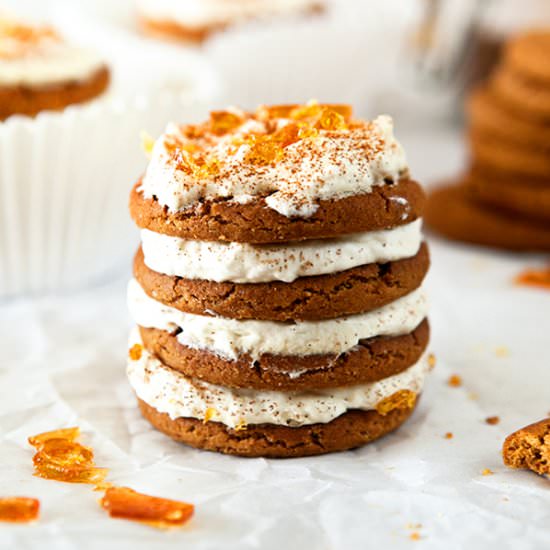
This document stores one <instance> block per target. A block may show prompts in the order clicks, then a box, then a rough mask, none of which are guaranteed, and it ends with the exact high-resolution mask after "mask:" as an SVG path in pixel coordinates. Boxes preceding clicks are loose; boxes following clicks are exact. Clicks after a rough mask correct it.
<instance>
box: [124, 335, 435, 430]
mask: <svg viewBox="0 0 550 550" xmlns="http://www.w3.org/2000/svg"><path fill="white" fill-rule="evenodd" d="M135 344H139V345H141V341H140V339H139V334H138V332H137V331H134V332H133V333H132V336H131V338H130V346H133V345H135ZM138 355H139V358H137V359H132V358H130V359H129V360H128V367H127V374H128V378H129V381H130V385H131V386H132V388H133V389H134V391H135V392H136V394H137V396H138V397H139V398H140V399H142V400H143V401H145V402H146V403H147V404H149V405H150V406H152V407H154V408H155V409H157V410H158V411H160V412H162V413H167V414H168V415H169V416H170V418H172V419H175V418H181V417H183V418H197V419H199V420H204V419H209V420H214V421H216V422H221V423H223V424H225V425H226V426H228V427H230V428H236V427H241V426H243V425H246V424H263V423H268V424H277V425H284V426H294V427H296V426H303V425H307V424H316V423H326V422H330V421H331V420H334V419H335V418H337V417H338V416H340V415H341V414H344V413H345V412H346V411H348V410H351V409H360V410H373V409H375V408H376V406H377V405H378V404H379V403H380V402H381V401H383V400H384V399H386V398H389V397H391V396H392V395H393V394H395V393H396V392H398V391H401V390H409V391H411V392H414V393H415V394H418V393H420V392H421V391H422V388H423V385H424V379H425V377H426V374H427V373H428V371H429V370H430V367H429V364H428V361H427V357H426V356H423V357H422V358H421V359H420V360H419V361H418V363H416V364H415V365H413V366H412V367H409V368H408V369H407V370H405V371H403V372H401V373H399V374H396V375H394V376H390V377H388V378H384V379H382V380H379V381H377V382H373V383H370V384H361V385H357V386H346V387H342V388H334V389H329V390H317V391H309V392H277V391H258V390H250V389H230V388H224V387H221V386H216V385H213V384H208V383H206V382H203V381H199V380H196V379H191V378H187V377H185V376H184V375H183V374H181V373H179V372H177V371H175V370H173V369H170V368H168V367H166V366H164V365H163V364H162V363H161V362H160V361H159V360H158V359H157V358H156V357H154V356H153V355H151V354H150V353H149V352H148V351H147V350H146V349H144V348H142V349H141V353H140V354H138Z"/></svg>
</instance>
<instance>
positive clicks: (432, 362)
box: [428, 353, 437, 370]
mask: <svg viewBox="0 0 550 550" xmlns="http://www.w3.org/2000/svg"><path fill="white" fill-rule="evenodd" d="M436 363H437V359H436V357H435V355H434V354H433V353H430V354H429V355H428V367H430V370H433V369H434V368H435V365H436Z"/></svg>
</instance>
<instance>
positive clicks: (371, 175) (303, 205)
mask: <svg viewBox="0 0 550 550" xmlns="http://www.w3.org/2000/svg"><path fill="white" fill-rule="evenodd" d="M277 123H278V125H279V126H284V125H285V124H286V123H288V121H286V120H285V119H278V122H277ZM265 131H266V129H265V126H264V125H263V124H262V123H260V122H258V121H257V120H248V121H246V122H245V123H244V124H243V125H242V126H241V127H240V128H239V129H238V130H236V131H235V132H231V133H229V134H226V135H224V136H221V137H215V138H212V140H213V142H212V143H211V145H210V148H209V152H210V153H211V154H213V155H214V156H215V158H217V159H218V160H219V161H220V166H221V168H220V172H219V173H217V174H216V175H215V177H213V176H206V177H204V178H201V179H200V180H197V178H196V177H194V176H193V175H192V174H189V173H188V171H186V170H184V169H182V167H181V159H179V157H178V155H174V153H173V151H172V152H171V146H170V143H172V142H173V141H174V140H177V141H181V142H184V143H185V142H186V140H187V138H186V137H185V135H184V134H183V133H182V131H181V130H180V128H178V126H176V125H174V124H171V125H169V126H168V128H167V130H166V132H165V134H163V135H162V136H160V137H159V138H158V139H157V141H156V142H155V145H154V147H153V151H152V155H151V161H150V162H149V166H148V167H147V171H146V173H145V176H144V177H143V180H142V182H141V187H140V190H141V192H142V193H143V196H144V197H145V198H146V199H147V198H153V197H154V198H155V199H156V200H157V202H158V203H159V204H161V205H162V206H166V207H168V210H169V211H171V212H176V211H180V210H184V209H186V208H190V207H193V206H195V205H197V204H198V203H200V201H201V200H205V199H216V198H228V199H231V200H232V201H234V202H238V203H241V204H244V203H247V202H250V201H252V200H254V198H256V197H258V196H262V197H263V196H267V197H266V204H267V206H268V207H269V208H272V209H273V210H275V211H277V212H279V213H280V214H282V215H283V216H287V217H290V216H296V217H309V216H312V215H313V214H314V213H315V211H316V210H317V208H318V203H319V201H320V200H331V199H341V198H345V197H349V196H352V195H361V194H366V193H370V192H371V191H372V188H373V187H374V186H378V185H385V184H386V180H392V181H397V180H398V179H399V178H400V177H401V176H402V175H403V174H406V173H407V172H408V167H407V161H406V158H405V153H404V151H403V148H402V147H401V145H400V144H399V142H398V141H397V140H396V139H395V137H394V135H393V121H392V119H391V117H389V116H379V117H378V118H376V119H375V120H373V121H372V122H371V123H369V124H367V125H363V126H358V127H356V128H353V129H351V130H349V131H346V132H327V131H324V130H321V131H320V133H319V136H317V137H315V138H312V139H302V140H299V141H297V142H295V143H293V144H291V145H289V146H288V147H286V148H285V156H284V158H283V159H282V160H280V161H278V162H276V163H274V164H270V165H267V166H266V165H259V166H255V165H252V164H250V163H249V162H247V161H246V159H247V157H248V155H249V154H250V150H251V145H250V144H248V143H244V144H241V145H239V146H238V148H237V149H236V150H235V147H236V146H235V137H238V136H239V135H241V134H243V135H250V134H251V133H257V134H258V135H261V134H264V133H265Z"/></svg>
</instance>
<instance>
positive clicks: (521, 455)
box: [502, 418, 550, 475]
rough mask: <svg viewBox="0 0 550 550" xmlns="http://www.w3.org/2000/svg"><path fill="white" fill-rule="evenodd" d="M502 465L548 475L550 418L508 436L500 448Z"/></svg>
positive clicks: (549, 469) (549, 465)
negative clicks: (502, 459)
mask: <svg viewBox="0 0 550 550" xmlns="http://www.w3.org/2000/svg"><path fill="white" fill-rule="evenodd" d="M502 456H503V458H504V464H506V466H509V467H510V468H520V469H529V470H532V471H533V472H535V473H537V474H539V475H549V474H550V418H547V419H545V420H541V421H540V422H535V423H534V424H531V425H529V426H526V427H525V428H522V429H521V430H518V431H517V432H514V433H513V434H511V435H509V436H508V437H507V438H506V440H505V441H504V445H503V447H502Z"/></svg>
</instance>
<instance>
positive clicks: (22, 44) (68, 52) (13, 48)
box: [0, 15, 110, 120]
mask: <svg viewBox="0 0 550 550" xmlns="http://www.w3.org/2000/svg"><path fill="white" fill-rule="evenodd" d="M109 80H110V74H109V69H108V67H107V65H106V64H105V62H104V61H103V59H102V58H101V57H100V56H99V55H97V54H96V53H95V52H92V51H88V50H85V49H81V48H77V47H74V46H72V45H70V44H67V43H66V42H64V40H63V39H62V38H61V36H60V35H59V34H58V33H57V32H56V31H55V30H54V29H53V28H51V27H49V26H31V25H29V24H27V23H22V22H20V21H17V20H15V19H11V18H7V17H3V16H2V15H0V120H4V119H6V118H7V117H9V116H11V115H14V114H22V115H29V116H35V115H36V114H38V113H39V112H41V111H45V110H61V109H64V108H65V107H67V106H68V105H72V104H76V103H84V102H86V101H90V100H92V99H94V98H96V97H98V96H100V95H101V94H103V92H105V90H106V89H107V87H108V85H109Z"/></svg>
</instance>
